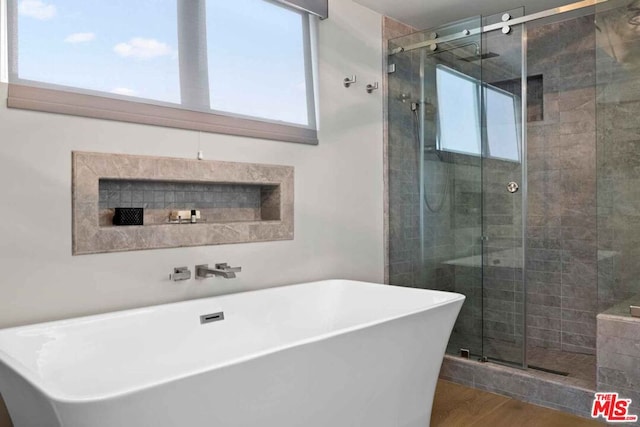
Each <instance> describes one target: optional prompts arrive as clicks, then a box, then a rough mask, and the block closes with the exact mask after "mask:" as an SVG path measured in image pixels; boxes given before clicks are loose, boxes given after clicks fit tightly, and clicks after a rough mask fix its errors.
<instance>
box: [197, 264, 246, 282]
mask: <svg viewBox="0 0 640 427" xmlns="http://www.w3.org/2000/svg"><path fill="white" fill-rule="evenodd" d="M240 271H242V267H230V266H229V264H227V263H226V262H224V263H220V264H216V265H215V268H209V264H201V265H196V279H206V278H208V277H213V276H218V277H224V278H225V279H234V278H235V277H236V273H239V272H240Z"/></svg>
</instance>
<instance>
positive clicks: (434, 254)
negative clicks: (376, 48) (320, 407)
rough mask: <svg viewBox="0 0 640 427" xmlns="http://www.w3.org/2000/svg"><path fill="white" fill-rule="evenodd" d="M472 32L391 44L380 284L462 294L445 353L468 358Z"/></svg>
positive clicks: (476, 218)
mask: <svg viewBox="0 0 640 427" xmlns="http://www.w3.org/2000/svg"><path fill="white" fill-rule="evenodd" d="M480 24H481V19H480V18H479V17H477V18H472V19H467V20H464V21H460V22H456V23H453V24H450V25H447V26H443V27H439V28H437V29H434V30H429V31H425V32H419V33H414V34H411V35H409V36H406V37H402V38H400V39H395V40H391V41H390V45H389V49H390V51H391V52H395V53H393V54H392V55H390V56H389V64H391V65H393V66H395V72H393V73H391V74H389V97H388V102H389V104H388V105H389V111H388V114H389V130H388V132H389V134H388V135H389V151H388V153H389V154H388V155H389V264H390V265H389V283H391V284H394V285H402V286H411V287H419V288H426V289H438V290H445V291H453V292H459V293H462V294H464V295H465V296H466V298H467V299H466V301H465V303H464V305H463V307H462V310H461V312H460V315H459V316H458V319H457V321H456V324H455V326H454V329H453V333H452V336H451V339H450V341H449V346H448V349H447V352H448V353H450V354H460V350H461V349H465V350H468V351H469V352H470V353H471V354H472V355H473V356H475V358H478V357H481V356H482V265H481V264H482V263H481V260H482V244H481V239H480V237H481V234H482V195H481V193H482V186H481V152H482V142H481V140H482V126H481V115H480V112H481V90H480V86H481V84H480V83H481V81H482V67H481V66H480V63H479V62H478V59H480V53H481V37H480ZM465 34H466V36H464V35H465ZM461 35H462V37H460V36H461ZM452 38H455V40H451V39H452ZM447 39H449V40H450V41H447ZM430 40H435V42H434V43H426V44H425V41H430Z"/></svg>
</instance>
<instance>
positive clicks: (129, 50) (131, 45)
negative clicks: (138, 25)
mask: <svg viewBox="0 0 640 427" xmlns="http://www.w3.org/2000/svg"><path fill="white" fill-rule="evenodd" d="M113 51H114V52H115V53H117V54H118V55H120V56H123V57H125V58H136V59H152V58H157V57H159V56H165V55H169V54H171V47H169V45H167V44H165V43H162V42H159V41H158V40H156V39H143V38H141V37H135V38H132V39H131V40H129V41H128V42H126V43H118V44H117V45H115V46H114V47H113Z"/></svg>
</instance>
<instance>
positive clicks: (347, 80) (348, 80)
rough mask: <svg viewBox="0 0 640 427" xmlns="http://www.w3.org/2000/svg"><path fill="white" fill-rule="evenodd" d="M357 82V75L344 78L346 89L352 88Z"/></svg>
mask: <svg viewBox="0 0 640 427" xmlns="http://www.w3.org/2000/svg"><path fill="white" fill-rule="evenodd" d="M356 81H357V79H356V76H355V74H354V75H353V76H351V77H345V78H344V82H343V84H344V87H346V88H348V87H350V86H351V85H352V84H354V83H355V82H356Z"/></svg>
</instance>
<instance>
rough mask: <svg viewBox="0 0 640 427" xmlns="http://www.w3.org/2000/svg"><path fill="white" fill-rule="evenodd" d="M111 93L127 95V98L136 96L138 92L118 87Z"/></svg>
mask: <svg viewBox="0 0 640 427" xmlns="http://www.w3.org/2000/svg"><path fill="white" fill-rule="evenodd" d="M111 93H115V94H118V95H125V96H135V95H136V94H137V93H138V92H136V91H135V90H133V89H129V88H126V87H117V88H115V89H113V90H112V91H111Z"/></svg>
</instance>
